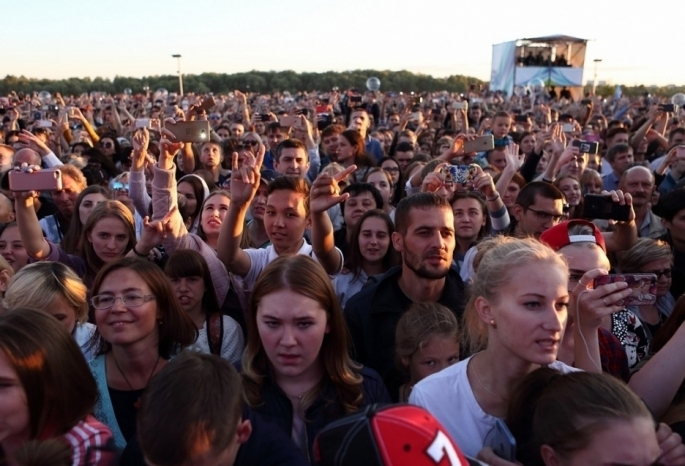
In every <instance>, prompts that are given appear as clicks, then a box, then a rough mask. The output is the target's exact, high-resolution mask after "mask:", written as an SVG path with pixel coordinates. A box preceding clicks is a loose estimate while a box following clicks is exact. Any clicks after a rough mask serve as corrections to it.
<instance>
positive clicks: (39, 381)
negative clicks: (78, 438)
mask: <svg viewBox="0 0 685 466" xmlns="http://www.w3.org/2000/svg"><path fill="white" fill-rule="evenodd" d="M0 353H3V354H4V356H5V358H7V360H8V361H9V364H10V366H12V368H13V369H14V370H15V372H16V373H17V377H18V378H19V381H20V382H21V385H22V387H23V389H24V391H25V392H26V402H27V405H28V410H29V432H30V433H29V440H35V439H39V438H47V437H54V436H59V435H62V434H64V433H66V432H67V431H69V430H70V429H71V428H72V427H74V426H75V425H76V424H77V423H78V422H79V421H81V420H82V419H83V418H85V417H86V416H87V415H88V414H89V413H91V412H92V411H93V407H94V405H95V401H96V400H97V396H98V389H97V385H96V384H95V379H94V378H93V375H92V374H91V372H90V369H89V368H88V363H86V360H85V359H84V358H83V354H82V353H81V349H80V348H79V347H78V344H77V343H76V341H75V340H74V338H73V337H72V336H71V335H70V334H69V332H67V330H66V329H65V328H64V327H63V326H62V324H60V323H59V321H57V319H55V318H54V317H53V316H51V315H49V314H47V313H45V312H43V311H38V310H35V309H21V308H20V309H14V310H12V311H9V312H7V313H5V314H3V315H0ZM0 459H2V450H1V449H0Z"/></svg>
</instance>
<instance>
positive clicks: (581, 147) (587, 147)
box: [572, 139, 599, 155]
mask: <svg viewBox="0 0 685 466" xmlns="http://www.w3.org/2000/svg"><path fill="white" fill-rule="evenodd" d="M572 144H573V145H574V146H575V147H577V148H578V152H580V153H581V154H590V155H596V154H597V153H598V152H599V144H597V143H596V142H591V141H580V140H578V139H574V140H573V142H572Z"/></svg>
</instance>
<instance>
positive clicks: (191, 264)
mask: <svg viewBox="0 0 685 466" xmlns="http://www.w3.org/2000/svg"><path fill="white" fill-rule="evenodd" d="M164 273H165V274H166V276H167V277H169V280H175V279H179V278H187V277H201V278H202V282H203V283H204V285H205V293H204V294H203V295H202V310H203V311H204V312H205V314H207V315H209V314H213V313H215V312H219V311H220V308H219V302H218V301H217V298H216V291H215V290H214V282H212V276H211V274H210V273H209V266H208V265H207V261H206V260H205V258H204V257H202V254H200V253H199V252H197V251H194V250H192V249H179V250H178V251H176V252H174V253H173V254H172V255H171V257H170V258H169V260H168V261H167V263H166V265H165V266H164Z"/></svg>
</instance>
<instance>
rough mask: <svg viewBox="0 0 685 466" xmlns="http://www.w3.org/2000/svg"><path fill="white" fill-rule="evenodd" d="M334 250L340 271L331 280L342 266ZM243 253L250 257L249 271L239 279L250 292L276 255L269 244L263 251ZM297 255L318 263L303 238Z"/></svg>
mask: <svg viewBox="0 0 685 466" xmlns="http://www.w3.org/2000/svg"><path fill="white" fill-rule="evenodd" d="M335 250H336V251H338V254H339V255H340V269H339V270H338V271H336V272H335V274H334V275H332V276H331V278H333V277H335V276H336V275H338V274H339V273H340V272H341V271H342V266H343V254H342V252H341V251H340V249H338V248H335ZM243 251H245V253H246V254H247V255H248V256H250V271H249V272H247V275H245V276H244V277H241V278H242V280H243V283H244V284H245V286H246V287H247V289H248V290H250V291H252V290H253V289H254V286H255V284H256V283H257V278H259V274H261V273H262V271H263V270H264V269H265V268H266V266H267V265H269V264H270V263H272V262H273V261H275V260H276V259H278V253H277V252H276V250H275V249H274V246H273V244H270V245H269V246H267V247H265V248H263V249H243ZM297 254H303V255H305V256H309V257H311V258H312V259H314V260H315V261H317V262H318V261H319V260H318V259H317V258H316V254H314V251H313V250H312V246H311V245H310V244H309V243H307V241H306V240H305V239H304V238H303V239H302V247H300V250H299V251H297Z"/></svg>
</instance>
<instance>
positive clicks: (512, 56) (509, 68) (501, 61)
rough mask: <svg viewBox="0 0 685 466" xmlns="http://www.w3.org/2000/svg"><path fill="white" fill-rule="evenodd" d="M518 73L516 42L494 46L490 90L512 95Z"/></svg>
mask: <svg viewBox="0 0 685 466" xmlns="http://www.w3.org/2000/svg"><path fill="white" fill-rule="evenodd" d="M515 73H516V41H513V42H504V43H502V44H496V45H493V46H492V73H491V75H490V90H491V91H503V92H505V93H506V94H507V95H511V94H512V92H513V91H514V75H515Z"/></svg>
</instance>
